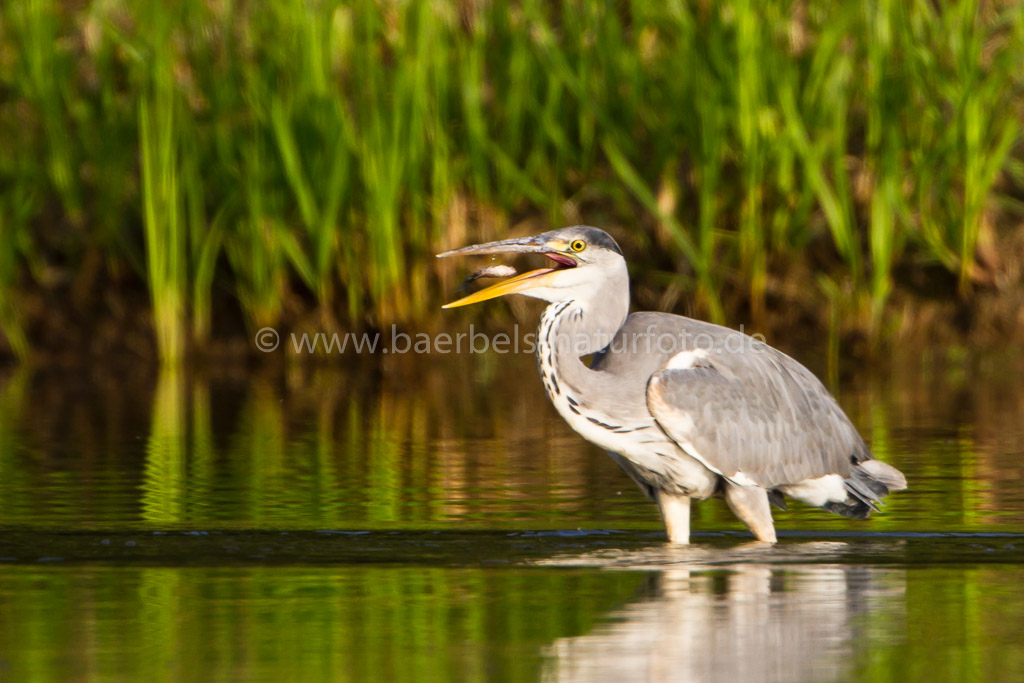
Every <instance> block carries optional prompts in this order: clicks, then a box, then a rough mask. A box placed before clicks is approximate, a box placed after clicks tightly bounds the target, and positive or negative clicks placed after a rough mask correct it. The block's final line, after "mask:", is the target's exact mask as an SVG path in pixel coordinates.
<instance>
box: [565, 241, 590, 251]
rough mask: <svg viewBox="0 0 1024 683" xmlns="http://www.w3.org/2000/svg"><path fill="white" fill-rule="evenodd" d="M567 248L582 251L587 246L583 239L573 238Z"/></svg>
mask: <svg viewBox="0 0 1024 683" xmlns="http://www.w3.org/2000/svg"><path fill="white" fill-rule="evenodd" d="M569 248H570V249H572V250H573V251H583V250H584V249H586V248H587V243H586V242H584V241H583V240H573V241H572V244H570V245H569Z"/></svg>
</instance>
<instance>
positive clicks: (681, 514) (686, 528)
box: [657, 491, 690, 545]
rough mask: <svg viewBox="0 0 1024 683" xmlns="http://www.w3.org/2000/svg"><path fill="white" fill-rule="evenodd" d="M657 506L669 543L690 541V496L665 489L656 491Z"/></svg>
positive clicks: (683, 543)
mask: <svg viewBox="0 0 1024 683" xmlns="http://www.w3.org/2000/svg"><path fill="white" fill-rule="evenodd" d="M657 496H658V507H659V508H660V509H661V519H662V521H664V522H665V533H667V534H668V542H669V543H679V544H682V545H685V544H687V543H689V542H690V497H689V496H681V495H678V494H675V493H668V492H667V491H658V493H657Z"/></svg>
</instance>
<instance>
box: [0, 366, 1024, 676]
mask: <svg viewBox="0 0 1024 683" xmlns="http://www.w3.org/2000/svg"><path fill="white" fill-rule="evenodd" d="M363 361H364V362H360V363H353V364H352V365H351V366H346V367H339V366H338V365H337V364H334V363H324V364H322V365H319V366H296V367H290V366H288V367H283V368H281V367H279V368H277V369H276V370H272V371H271V370H258V369H252V368H250V369H246V368H244V367H242V368H235V369H232V368H224V367H212V368H206V369H204V370H193V371H190V372H187V373H175V372H169V371H165V372H163V373H157V372H156V371H154V370H153V369H151V368H145V367H135V366H132V365H131V364H124V365H120V366H116V367H101V366H99V365H95V366H91V367H85V368H83V367H77V368H76V369H74V370H62V371H56V370H29V369H6V370H3V369H0V679H2V680H12V681H13V680H17V681H24V680H53V679H70V680H84V679H103V680H111V679H122V680H140V679H143V680H222V679H227V680H267V681H280V680H303V681H306V680H357V681H363V680H389V681H390V680H416V681H423V680H442V681H449V680H485V679H486V680H515V681H518V680H536V679H538V678H540V679H548V680H570V681H572V680H579V681H593V680H609V681H623V680H682V681H687V680H701V681H714V680H722V681H728V680H737V679H740V680H773V681H828V680H836V681H846V680H853V679H860V680H868V679H869V680H874V679H881V680H922V679H926V680H933V681H942V680H1019V679H1020V677H1021V676H1022V675H1024V420H1022V416H1024V389H1021V387H1020V383H1019V382H1018V380H1017V378H1018V377H1020V376H1021V374H1020V373H1021V371H1022V368H1021V367H1020V363H1019V362H1018V355H1017V354H1005V355H997V356H991V357H986V358H985V359H971V358H968V357H966V356H964V355H963V354H960V355H957V354H954V353H939V354H928V353H922V354H918V355H916V356H915V357H914V358H912V359H910V360H908V361H906V362H899V363H893V364H886V365H885V366H884V367H879V368H878V369H876V370H874V371H872V370H870V369H866V368H864V367H858V368H854V367H853V366H852V364H851V370H852V369H856V372H855V373H854V374H852V375H851V377H850V378H849V379H848V380H846V381H843V382H841V383H840V384H839V386H838V387H837V388H836V392H837V395H838V397H839V399H840V402H841V403H842V405H843V406H844V408H845V409H846V410H847V412H848V413H849V415H850V417H851V419H852V420H853V421H854V423H855V424H856V425H857V426H858V428H859V429H860V430H861V433H862V434H863V435H864V436H865V438H866V440H867V441H868V442H869V445H870V446H871V447H872V449H873V451H874V452H875V454H876V455H877V456H878V457H880V458H882V459H885V460H887V461H889V462H891V463H893V464H894V465H896V466H897V467H899V468H900V469H901V470H902V471H903V472H904V473H906V475H907V479H908V480H909V483H910V488H909V490H907V491H904V492H901V493H898V494H896V495H894V496H892V497H890V498H889V499H888V500H889V501H890V503H889V504H888V505H887V506H886V507H885V509H884V510H883V512H882V514H879V515H876V516H874V517H872V519H870V520H867V521H866V522H862V521H855V520H846V519H843V518H839V517H835V516H832V515H828V514H827V513H824V512H822V511H819V510H812V509H807V508H801V506H799V504H793V505H791V507H790V510H789V511H788V512H782V513H779V512H777V511H776V526H777V528H778V529H779V531H780V541H781V542H780V543H779V545H778V546H776V547H772V548H765V547H762V546H759V545H756V544H751V543H749V540H750V537H749V535H748V534H746V532H744V531H743V529H742V526H741V525H739V524H738V523H737V522H736V521H735V520H734V518H733V517H732V516H731V514H730V513H729V512H728V510H727V509H726V508H725V506H724V504H722V503H721V502H720V501H709V502H706V503H702V504H699V505H698V506H696V508H695V509H694V515H693V528H694V531H695V534H694V538H693V540H694V545H692V546H690V547H683V548H673V547H670V546H667V545H666V544H665V543H663V536H662V532H661V525H660V522H659V519H658V513H657V510H656V508H655V507H654V506H653V505H652V504H650V503H648V502H647V501H646V500H645V499H643V497H642V496H641V495H640V493H639V491H638V490H637V489H636V487H635V486H633V484H632V483H631V482H630V481H629V480H628V479H627V478H626V477H625V476H624V475H622V474H621V472H620V471H619V470H618V469H617V468H616V467H615V465H614V464H613V463H612V462H611V461H610V460H609V459H608V458H607V457H606V456H604V454H603V453H601V452H600V451H599V450H598V449H596V448H594V447H592V446H590V445H588V444H586V443H585V442H584V441H582V439H580V438H579V437H577V436H576V435H575V434H574V433H573V432H571V431H570V430H569V428H568V427H567V426H566V425H565V424H564V423H563V422H562V421H561V419H560V418H559V417H558V416H557V414H556V413H555V412H554V410H553V409H552V408H551V407H550V406H549V404H548V402H547V399H546V397H545V396H544V395H543V392H542V389H541V387H540V381H539V380H538V379H537V377H536V371H535V367H534V363H533V360H532V358H530V357H524V356H496V355H464V356H435V357H426V358H421V359H418V360H417V361H416V362H408V363H404V364H403V363H399V362H397V361H396V362H393V363H391V364H389V363H387V362H381V361H380V359H378V360H374V361H373V362H370V361H369V360H367V359H363ZM812 367H813V363H812ZM815 369H816V370H817V369H819V368H817V367H815Z"/></svg>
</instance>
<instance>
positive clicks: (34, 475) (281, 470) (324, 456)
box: [0, 356, 1024, 533]
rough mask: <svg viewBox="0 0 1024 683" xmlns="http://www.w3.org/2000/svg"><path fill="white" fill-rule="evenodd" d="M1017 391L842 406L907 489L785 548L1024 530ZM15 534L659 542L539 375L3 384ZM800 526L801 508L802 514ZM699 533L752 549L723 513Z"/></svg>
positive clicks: (493, 369)
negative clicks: (474, 535) (122, 531)
mask: <svg viewBox="0 0 1024 683" xmlns="http://www.w3.org/2000/svg"><path fill="white" fill-rule="evenodd" d="M1012 376H1013V375H1012V373H1006V372H1001V371H1000V370H999V368H998V367H996V369H995V370H991V369H990V370H987V371H985V370H978V371H976V373H975V374H969V373H968V372H966V371H959V372H951V371H949V369H948V368H942V369H941V370H937V369H935V368H928V367H925V368H923V369H922V367H921V366H920V365H919V366H917V367H910V366H909V365H908V366H907V367H903V366H895V367H894V368H893V369H892V371H891V372H889V373H888V374H885V375H875V376H871V375H867V376H859V377H856V378H855V381H853V382H851V383H848V384H846V385H843V386H841V387H839V389H838V394H839V397H840V401H841V402H842V404H843V405H844V407H845V408H846V409H847V411H848V412H849V414H850V416H851V418H852V419H853V421H854V422H855V424H856V425H857V426H858V428H859V429H860V430H861V432H862V433H863V434H864V435H865V437H866V439H867V441H868V442H869V444H870V446H871V448H872V449H873V450H874V452H875V453H876V454H877V455H878V456H879V457H881V458H883V459H885V460H888V461H890V462H892V463H893V464H894V465H896V466H897V467H899V468H900V469H902V470H904V471H905V472H906V473H907V476H908V479H909V480H910V482H911V487H910V489H909V490H908V491H906V492H901V493H900V495H899V496H893V497H891V498H890V499H889V500H890V504H889V505H888V506H887V507H886V509H885V511H884V513H883V514H881V515H876V516H874V517H873V518H872V519H871V520H869V521H868V522H867V523H862V522H858V521H850V520H845V519H841V518H838V517H835V516H832V515H828V514H826V513H823V512H820V511H817V510H806V509H794V510H792V511H790V512H783V513H776V518H777V520H778V524H777V526H778V527H779V529H780V531H782V532H783V533H785V532H786V531H787V530H794V529H808V530H812V529H813V530H821V531H828V530H846V529H849V530H858V531H871V530H876V531H891V530H900V531H943V530H970V529H990V530H999V529H1003V530H1022V529H1024V475H1022V466H1021V462H1022V456H1024V427H1022V426H1021V423H1020V420H1019V416H1020V414H1022V413H1024V391H1022V390H1021V388H1020V387H1019V386H1017V385H1016V383H1014V382H1012V381H1010V379H1007V378H1012ZM0 474H2V476H0V519H2V520H3V523H4V524H9V525H10V524H13V525H29V526H54V525H56V526H64V527H72V528H73V527H76V526H79V525H84V526H97V525H100V526H104V525H106V526H116V527H118V528H124V527H129V528H140V527H141V528H175V527H201V528H220V527H247V528H444V527H447V526H451V525H457V526H458V527H459V528H466V527H467V526H471V527H475V528H515V529H521V528H554V529H557V528H576V527H577V526H590V527H594V526H600V527H605V528H620V529H647V530H652V531H653V530H656V529H658V528H660V527H659V521H658V518H657V511H656V509H655V508H654V507H653V506H651V505H650V504H648V503H647V502H646V501H645V500H644V499H643V498H642V496H641V495H640V494H639V492H638V491H637V490H636V489H635V487H633V486H632V484H631V483H630V482H629V481H628V480H627V479H626V478H625V477H624V476H623V475H622V474H621V473H620V472H619V471H618V469H617V468H616V467H615V466H614V464H613V463H611V461H610V460H609V459H608V458H606V457H605V456H604V454H603V453H601V452H600V451H599V450H598V449H597V448H595V447H592V446H590V445H589V444H587V443H585V442H584V441H583V440H582V439H580V438H579V437H578V436H577V435H576V434H574V433H573V432H572V431H570V430H569V428H568V427H567V426H566V425H565V424H564V423H563V422H562V420H561V419H560V418H559V417H558V416H557V414H555V412H554V410H553V409H552V408H551V407H550V405H549V404H548V401H547V400H546V398H545V397H544V395H543V393H542V390H541V388H540V382H539V381H536V377H535V369H534V366H533V360H532V358H530V357H513V356H505V357H501V358H490V357H487V356H483V357H469V358H446V359H440V360H435V361H432V362H431V363H428V364H425V365H423V366H416V367H415V368H413V369H411V370H410V369H408V368H399V369H397V370H390V371H387V372H384V373H383V374H381V373H380V372H379V368H377V367H369V368H366V367H349V368H344V367H327V366H324V367H315V368H290V369H287V370H286V371H284V372H283V373H281V374H273V373H271V374H268V375H258V374H257V375H250V374H248V373H246V372H244V371H243V372H240V373H237V374H232V373H230V372H213V373H209V372H208V373H202V372H195V373H189V374H186V373H181V372H175V371H173V370H166V371H163V372H161V373H159V374H158V375H156V376H153V375H150V374H146V373H145V372H143V373H141V375H139V374H135V373H134V372H121V371H115V372H105V371H103V370H102V369H95V370H92V371H90V372H86V373H82V374H79V375H75V374H57V375H54V374H46V373H40V374H36V375H33V374H32V373H31V371H28V370H21V371H18V372H15V373H13V374H8V375H6V376H0ZM794 508H799V506H796V505H795V506H794ZM694 528H695V530H696V531H697V532H700V531H703V530H716V529H737V530H738V529H740V528H741V527H740V526H739V525H738V523H737V522H736V520H735V519H734V518H733V517H732V515H731V514H730V513H729V512H728V511H727V510H726V509H725V508H724V506H723V505H720V504H719V502H718V501H710V502H708V503H704V504H702V505H699V506H697V507H696V508H695V511H694Z"/></svg>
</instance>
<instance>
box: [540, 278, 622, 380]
mask: <svg viewBox="0 0 1024 683" xmlns="http://www.w3.org/2000/svg"><path fill="white" fill-rule="evenodd" d="M628 313H629V289H628V282H627V283H626V285H625V286H624V287H623V286H619V287H614V288H609V289H608V290H605V291H601V292H599V294H598V296H594V297H591V298H589V299H580V300H575V299H574V300H566V301H558V302H555V303H552V304H551V305H550V306H548V307H547V308H546V309H545V310H544V314H543V315H542V316H541V319H540V326H539V327H538V330H537V364H538V366H539V367H540V370H541V375H542V376H543V377H544V381H545V384H546V385H548V384H549V383H551V384H554V382H551V379H552V378H551V377H550V376H551V375H553V376H554V379H555V381H556V382H558V383H565V384H568V385H569V386H570V387H572V388H573V389H576V390H577V391H580V392H582V391H585V390H586V389H587V387H588V386H589V385H590V384H592V383H593V382H595V381H597V378H596V377H595V375H597V374H599V373H597V372H595V371H593V370H591V369H590V368H589V367H587V365H586V364H585V363H584V362H583V361H582V360H581V358H582V357H584V356H588V355H590V354H592V353H596V352H598V351H600V350H601V349H603V348H605V347H606V346H608V344H610V343H611V341H612V339H613V338H614V336H615V334H616V333H617V332H618V331H619V328H620V327H622V323H623V322H625V320H626V315H627V314H628ZM550 389H551V387H550V386H549V391H550Z"/></svg>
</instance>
